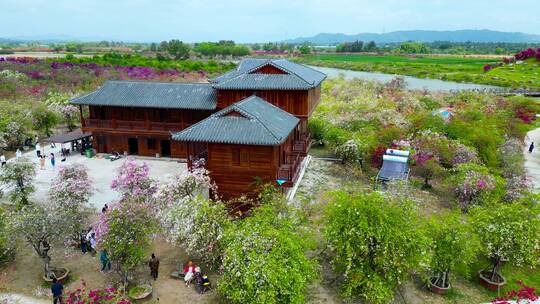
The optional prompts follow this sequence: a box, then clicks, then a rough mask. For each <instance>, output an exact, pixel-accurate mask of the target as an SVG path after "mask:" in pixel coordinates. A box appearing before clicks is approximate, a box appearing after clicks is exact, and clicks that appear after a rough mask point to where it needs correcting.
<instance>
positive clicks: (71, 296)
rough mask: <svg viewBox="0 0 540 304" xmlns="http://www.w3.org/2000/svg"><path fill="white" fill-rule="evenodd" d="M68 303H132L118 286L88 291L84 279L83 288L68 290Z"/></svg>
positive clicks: (66, 299)
mask: <svg viewBox="0 0 540 304" xmlns="http://www.w3.org/2000/svg"><path fill="white" fill-rule="evenodd" d="M65 303H66V304H97V303H99V304H131V302H130V301H129V300H128V299H127V298H126V297H125V296H123V295H122V294H121V293H120V292H118V290H116V288H112V287H110V288H103V289H94V290H90V291H87V290H86V283H85V282H84V281H83V282H82V286H81V288H78V289H76V290H75V291H71V292H67V293H66V295H65Z"/></svg>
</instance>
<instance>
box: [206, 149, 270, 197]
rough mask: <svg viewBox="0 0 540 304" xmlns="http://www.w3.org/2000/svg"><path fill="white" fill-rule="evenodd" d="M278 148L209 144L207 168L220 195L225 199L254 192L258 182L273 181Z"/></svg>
mask: <svg viewBox="0 0 540 304" xmlns="http://www.w3.org/2000/svg"><path fill="white" fill-rule="evenodd" d="M278 149H279V148H278V147H274V146H248V145H226V144H208V164H207V169H208V170H209V171H210V174H211V177H212V179H213V180H214V181H215V182H216V184H217V186H218V192H219V194H220V195H222V196H223V197H224V198H225V199H229V198H232V197H237V196H240V195H242V194H244V193H248V192H251V191H253V183H254V182H255V180H256V178H261V179H262V180H264V181H267V182H268V181H274V180H275V179H276V176H277V167H278V162H279V155H278V152H277V151H278Z"/></svg>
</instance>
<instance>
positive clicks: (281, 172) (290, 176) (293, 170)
mask: <svg viewBox="0 0 540 304" xmlns="http://www.w3.org/2000/svg"><path fill="white" fill-rule="evenodd" d="M300 161H301V157H300V154H291V155H286V156H285V163H284V164H281V166H280V167H279V169H278V174H277V178H278V179H282V180H286V181H287V183H286V184H284V185H285V186H289V187H290V186H292V183H294V182H295V181H296V179H297V177H298V170H299V169H300Z"/></svg>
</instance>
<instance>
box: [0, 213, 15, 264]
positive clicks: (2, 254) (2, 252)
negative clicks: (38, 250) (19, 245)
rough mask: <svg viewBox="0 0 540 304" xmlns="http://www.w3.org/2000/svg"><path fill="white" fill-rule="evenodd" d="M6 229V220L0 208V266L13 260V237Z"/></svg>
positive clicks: (7, 226)
mask: <svg viewBox="0 0 540 304" xmlns="http://www.w3.org/2000/svg"><path fill="white" fill-rule="evenodd" d="M8 228H9V224H8V218H7V216H6V214H5V212H4V210H3V209H2V208H1V207H0V265H2V264H4V263H6V262H8V261H10V260H11V259H12V258H13V237H12V236H11V234H10V232H9V230H8Z"/></svg>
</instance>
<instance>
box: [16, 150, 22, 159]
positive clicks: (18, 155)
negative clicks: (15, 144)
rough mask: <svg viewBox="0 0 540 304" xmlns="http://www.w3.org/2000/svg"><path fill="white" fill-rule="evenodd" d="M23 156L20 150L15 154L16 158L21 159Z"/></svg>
mask: <svg viewBox="0 0 540 304" xmlns="http://www.w3.org/2000/svg"><path fill="white" fill-rule="evenodd" d="M21 156H22V152H21V150H20V149H17V151H16V152H15V158H21Z"/></svg>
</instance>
